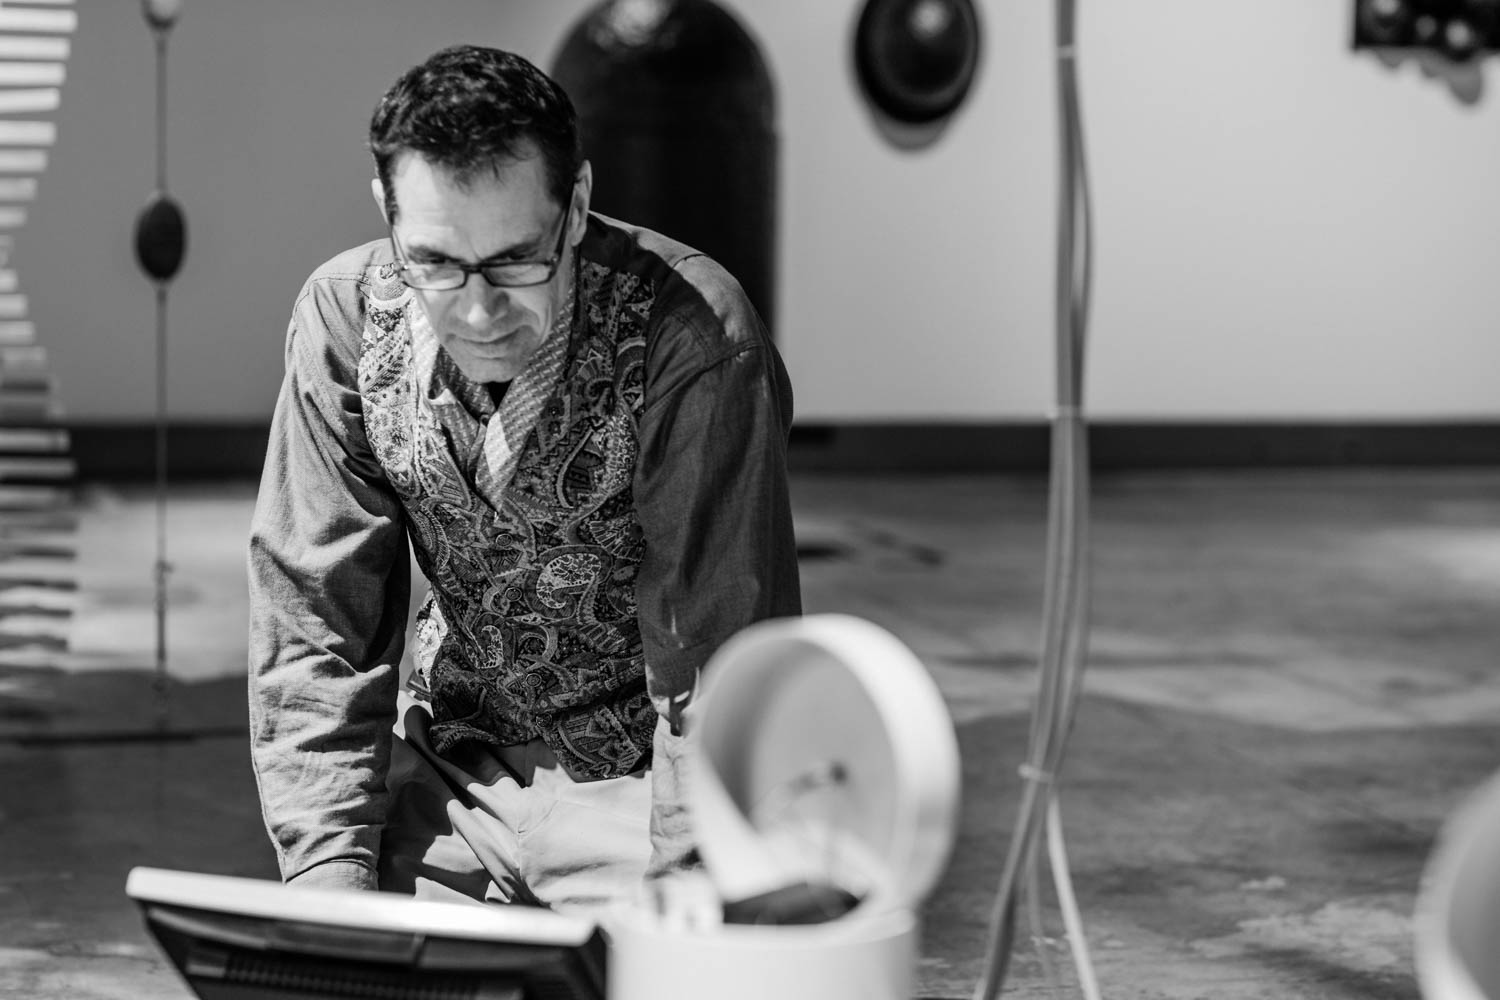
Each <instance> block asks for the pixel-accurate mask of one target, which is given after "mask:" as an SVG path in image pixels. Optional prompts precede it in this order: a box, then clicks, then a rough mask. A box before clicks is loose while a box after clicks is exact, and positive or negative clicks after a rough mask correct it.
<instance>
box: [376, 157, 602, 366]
mask: <svg viewBox="0 0 1500 1000" xmlns="http://www.w3.org/2000/svg"><path fill="white" fill-rule="evenodd" d="M529 152H530V151H528V153H529ZM391 185H392V187H393V188H394V192H393V193H394V195H395V203H396V223H395V226H394V227H393V231H394V233H395V236H396V240H397V243H398V244H399V246H400V248H401V252H402V255H403V257H404V258H405V259H406V261H407V262H409V263H414V264H416V263H441V262H452V261H460V262H464V263H469V264H477V263H481V262H484V263H500V262H502V261H506V260H540V259H544V258H546V257H549V256H551V254H552V253H553V251H554V250H555V249H556V247H557V245H558V234H559V230H560V228H561V227H565V226H566V227H568V228H569V230H570V231H569V232H568V234H567V236H565V237H564V238H563V261H562V263H560V264H559V265H558V268H557V270H556V272H555V273H554V274H553V276H552V279H551V280H550V281H548V282H547V283H546V284H543V285H532V286H529V287H524V288H495V287H492V286H491V285H490V284H489V282H487V281H486V280H485V279H484V277H483V276H481V275H478V274H470V275H468V281H467V282H466V283H465V285H464V286H463V287H462V288H457V289H454V290H452V291H430V290H423V289H417V290H415V294H416V296H417V299H418V300H419V301H420V302H421V303H422V307H423V308H424V309H425V310H426V312H427V318H428V320H429V321H430V322H431V324H432V329H433V332H434V333H435V334H436V335H437V339H438V343H439V344H441V345H442V347H443V349H444V350H446V351H447V352H448V354H449V356H450V357H452V358H453V361H454V363H456V364H457V365H458V368H459V370H460V371H461V372H463V373H464V374H465V375H467V376H468V377H469V378H471V379H474V380H475V381H478V382H509V381H510V380H511V379H513V378H515V377H516V376H517V375H519V374H521V371H522V370H523V369H524V368H525V367H526V364H527V362H529V361H530V360H531V356H532V355H533V354H535V353H536V349H537V348H538V347H540V346H541V343H542V341H543V340H545V339H546V337H547V334H548V332H549V331H550V330H551V328H552V321H553V318H554V317H555V316H556V315H557V312H558V310H559V308H560V307H561V306H562V304H563V303H565V302H566V301H567V298H566V297H567V296H568V295H571V294H572V281H573V276H572V267H571V263H570V260H571V254H570V253H569V250H570V249H571V248H572V247H573V246H574V245H576V244H577V242H578V240H579V238H581V236H582V229H583V212H580V211H573V208H574V206H575V205H576V203H577V201H578V198H577V195H578V193H579V190H580V188H581V187H586V186H587V181H586V180H585V181H583V182H582V183H580V184H575V185H574V188H573V194H574V197H573V198H572V199H571V200H570V202H569V204H568V205H559V204H558V203H557V202H556V201H555V200H554V199H553V197H552V196H551V194H550V193H549V192H548V189H547V174H546V168H545V165H544V162H543V160H542V157H541V156H539V155H527V156H525V157H524V158H520V159H515V160H511V161H507V162H505V163H502V164H500V166H499V168H498V169H497V170H496V171H495V172H494V173H490V172H489V171H481V172H480V173H478V174H477V175H475V176H474V177H473V178H471V179H470V180H469V182H468V183H467V184H464V185H460V184H458V183H457V182H456V181H455V180H454V179H453V177H452V175H451V174H450V173H449V172H448V171H447V170H445V169H444V168H443V167H440V166H434V165H433V164H431V163H429V162H428V161H427V160H425V159H424V158H423V157H422V156H420V155H419V154H415V153H405V154H402V155H400V156H399V157H398V158H397V160H396V162H395V164H394V165H393V169H392V171H391ZM375 194H376V198H377V199H380V197H381V191H380V189H379V187H378V182H377V187H376V191H375ZM584 197H585V198H586V197H587V194H586V193H585V194H584ZM584 210H585V211H586V207H585V209H584Z"/></svg>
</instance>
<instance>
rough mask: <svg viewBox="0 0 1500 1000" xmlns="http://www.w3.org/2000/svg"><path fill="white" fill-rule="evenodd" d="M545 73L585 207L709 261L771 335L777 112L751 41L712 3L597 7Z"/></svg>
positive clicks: (623, 2)
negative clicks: (580, 160)
mask: <svg viewBox="0 0 1500 1000" xmlns="http://www.w3.org/2000/svg"><path fill="white" fill-rule="evenodd" d="M552 76H553V78H554V79H555V80H557V82H558V83H559V84H561V85H562V88H563V89H564V90H566V91H567V92H568V96H569V97H570V98H572V100H573V103H574V105H575V107H576V108H577V110H578V119H579V130H580V132H581V133H582V136H583V151H584V155H585V156H586V157H588V159H589V160H590V161H591V162H592V164H593V167H594V195H593V207H594V208H595V209H597V210H598V211H600V212H602V213H604V214H605V215H611V216H614V217H616V218H618V219H621V220H623V221H625V222H629V223H632V224H634V225H639V226H645V227H647V228H648V229H654V230H657V231H658V232H660V233H662V234H664V235H666V236H670V237H672V238H673V239H675V240H679V241H681V242H683V243H686V244H688V245H689V246H692V247H694V248H695V249H698V250H702V251H703V252H704V253H706V254H708V255H709V256H710V257H713V258H714V259H715V260H717V261H718V262H719V263H720V264H722V265H724V267H725V268H726V269H727V270H728V271H729V272H730V273H731V274H733V275H734V276H735V278H737V279H738V280H739V282H740V284H741V285H743V286H744V289H745V292H746V294H747V295H748V296H749V298H750V301H751V302H752V303H753V304H754V306H755V308H756V311H758V312H759V313H760V315H761V318H762V319H763V320H764V321H765V322H766V325H767V326H768V327H769V326H771V324H772V322H773V315H774V313H773V309H774V304H775V303H774V294H773V291H774V288H773V286H774V275H775V220H776V154H777V147H776V131H775V114H776V108H775V94H774V92H773V90H772V86H771V75H770V72H769V70H768V68H767V66H766V62H765V59H764V58H763V57H762V56H761V53H760V49H759V46H757V45H756V43H755V40H754V39H753V38H751V37H750V35H749V34H748V33H747V32H746V31H745V29H744V28H743V27H742V26H741V25H740V23H739V22H738V21H737V20H735V18H734V17H733V16H732V15H731V14H729V13H728V12H727V11H726V10H724V9H723V8H722V7H720V6H719V5H718V4H716V3H713V2H712V0H606V2H604V3H601V4H600V5H599V6H597V7H595V8H593V9H592V10H591V11H590V12H589V13H588V14H587V15H586V16H585V17H584V18H583V20H582V21H581V22H580V23H579V24H578V25H577V26H576V27H574V28H573V30H572V31H571V32H570V33H569V35H568V37H567V39H566V41H565V42H564V43H563V46H562V49H561V50H560V52H559V53H558V56H557V60H556V64H555V66H554V67H553V70H552Z"/></svg>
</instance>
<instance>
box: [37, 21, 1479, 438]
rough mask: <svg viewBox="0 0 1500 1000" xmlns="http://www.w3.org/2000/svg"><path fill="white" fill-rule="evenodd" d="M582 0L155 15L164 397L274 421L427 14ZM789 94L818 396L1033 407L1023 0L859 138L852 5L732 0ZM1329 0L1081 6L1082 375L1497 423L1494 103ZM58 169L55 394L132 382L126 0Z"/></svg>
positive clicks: (454, 31) (807, 388)
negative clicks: (295, 338)
mask: <svg viewBox="0 0 1500 1000" xmlns="http://www.w3.org/2000/svg"><path fill="white" fill-rule="evenodd" d="M590 6H591V3H588V2H585V0H504V2H498V3H497V2H495V0H425V2H424V3H422V4H412V3H399V4H398V3H388V2H378V3H377V2H375V0H311V2H309V0H256V2H254V3H244V2H236V0H190V2H189V4H188V5H187V10H186V13H185V14H184V16H183V18H182V21H181V23H180V24H179V25H178V27H177V29H176V30H175V32H174V33H173V37H172V43H171V45H172V48H171V63H170V84H171V98H170V100H171V105H170V112H171V122H170V132H169V135H170V143H171V172H170V187H171V189H172V191H173V193H174V195H175V196H176V197H177V198H178V200H179V201H180V202H181V203H182V204H183V205H184V207H185V209H186V211H187V216H188V223H189V249H188V257H187V261H186V264H185V266H184V268H183V272H182V274H181V275H180V277H179V279H178V281H177V282H176V283H175V284H174V286H173V296H172V307H171V319H172V353H171V359H170V368H169V387H170V388H169V396H170V409H171V411H172V414H173V416H174V417H175V418H177V419H183V420H195V419H200V420H210V419H246V420H258V419H263V418H265V417H267V416H268V415H269V413H270V409H271V405H272V402H273V400H274V397H275V392H276V388H277V384H278V381H279V377H280V367H281V348H282V338H283V335H284V331H285V323H286V317H287V314H288V311H289V309H290V305H291V300H292V297H293V296H294V295H295V293H296V291H297V288H298V287H299V285H300V284H301V280H302V278H303V277H304V276H305V275H306V273H307V272H308V271H309V270H310V269H311V268H313V267H314V266H316V265H317V264H318V263H319V262H320V261H321V260H323V259H324V258H326V257H328V256H330V255H332V254H333V253H335V252H337V251H338V250H339V249H341V248H342V247H344V246H346V245H351V244H353V243H357V242H360V241H362V240H365V239H369V238H372V237H374V236H377V235H379V234H380V231H381V230H380V222H379V216H378V214H377V213H376V211H375V208H374V206H373V204H372V203H371V202H370V200H369V195H368V191H367V186H366V180H367V178H368V176H369V175H370V172H371V166H370V161H369V157H368V154H367V153H366V152H365V150H364V147H363V142H364V129H365V124H366V121H367V118H368V115H369V112H370V110H371V108H372V107H373V105H374V102H375V101H376V99H377V98H378V97H379V95H380V93H381V91H382V90H383V89H384V88H385V87H386V86H387V85H388V84H389V83H390V81H391V80H392V79H394V77H395V76H396V74H397V73H399V72H400V71H401V70H402V69H404V68H405V67H406V66H407V65H409V64H411V63H414V62H416V61H418V60H420V59H421V58H423V57H424V56H426V55H427V54H428V53H430V52H431V51H433V50H435V49H436V48H438V47H440V46H442V45H444V44H448V43H450V42H453V41H460V40H464V41H479V42H488V43H492V44H497V45H502V46H505V47H509V48H513V49H515V50H517V51H519V52H522V53H523V54H526V55H528V56H530V57H531V58H533V59H534V60H536V61H537V62H539V63H540V64H541V65H543V66H544V67H545V66H547V65H550V62H551V60H552V58H553V56H554V54H555V52H556V50H557V47H558V45H559V44H560V42H561V39H562V36H563V34H564V32H565V31H566V30H567V28H568V27H569V26H571V25H572V24H573V23H574V21H575V20H576V19H577V18H578V17H579V16H580V15H581V14H582V12H583V11H585V10H586V9H588V8H589V7H590ZM732 6H733V7H734V9H735V10H736V11H737V13H738V14H739V16H740V17H741V19H742V21H744V22H745V24H746V25H747V27H749V28H750V29H751V31H752V32H753V33H754V34H755V35H756V36H757V37H758V38H759V39H760V40H761V42H762V43H763V45H764V46H765V49H766V52H767V55H768V57H769V59H770V62H771V65H772V71H773V74H774V75H775V78H776V81H777V85H778V90H779V97H780V103H781V123H780V134H781V144H782V155H783V159H782V176H781V186H782V187H781V190H782V202H781V206H780V208H781V219H780V256H779V266H780V273H779V279H778V308H779V309H780V315H779V316H778V317H777V323H776V325H777V328H778V331H779V336H780V338H781V342H782V345H783V350H784V352H785V355H786V358H787V361H788V364H789V366H790V367H791V370H792V374H793V379H794V382H795V385H796V389H797V399H798V415H799V419H800V420H803V421H814V420H879V419H895V420H922V419H945V420H955V419H956V420H970V419H972V420H990V419H1013V418H1021V419H1026V418H1035V417H1038V416H1040V415H1041V414H1042V413H1044V412H1045V410H1046V407H1047V405H1048V402H1049V399H1050V386H1051V358H1052V354H1051V342H1050V338H1051V323H1052V319H1051V309H1052V306H1051V303H1052V298H1053V290H1052V259H1053V231H1052V230H1053V215H1054V181H1053V176H1052V171H1053V169H1054V167H1053V160H1054V128H1053V114H1054V111H1053V106H1052V93H1053V86H1052V64H1051V58H1050V53H1049V50H1048V45H1049V43H1050V39H1051V18H1050V7H1051V5H1050V3H1047V2H1046V0H982V14H983V16H984V22H985V33H986V38H985V41H986V48H985V52H984V62H983V65H982V67H981V75H980V77H979V80H978V82H977V84H976V88H975V91H974V93H973V96H972V98H971V100H970V102H969V103H968V104H967V105H966V106H965V108H964V109H963V110H962V111H961V112H960V114H959V115H958V116H957V117H956V118H955V119H954V120H953V122H952V123H951V125H950V127H949V128H948V130H947V131H946V133H945V134H944V136H943V137H942V139H941V140H940V141H939V142H938V143H937V144H936V145H935V146H933V147H931V148H928V149H925V150H920V151H903V150H898V149H895V148H893V147H892V146H890V145H889V144H887V143H886V142H885V141H884V140H883V139H882V138H881V137H880V134H879V132H878V130H877V129H876V128H875V127H874V126H873V124H872V123H871V121H870V119H869V117H868V115H867V114H866V112H865V110H864V107H863V105H862V103H861V101H860V100H859V98H858V96H857V94H856V92H855V89H854V85H853V81H852V75H851V72H850V69H849V65H848V58H847V51H848V46H849V36H850V31H851V28H852V22H853V20H854V17H855V15H856V13H857V11H858V9H859V3H858V0H818V2H815V3H808V2H806V0H733V3H732ZM1350 6H1351V4H1350V0H1259V2H1257V3H1253V4H1250V3H1232V2H1229V0H1211V2H1210V0H1082V2H1081V7H1082V10H1081V12H1080V21H1081V24H1080V30H1081V33H1082V38H1081V60H1082V63H1081V65H1082V71H1083V96H1084V101H1085V114H1086V128H1087V131H1088V141H1089V144H1090V152H1091V154H1092V166H1093V168H1094V182H1095V197H1096V205H1097V210H1098V218H1097V223H1098V239H1099V242H1098V252H1097V257H1096V269H1097V270H1096V274H1097V283H1096V296H1095V308H1094V325H1093V331H1092V340H1091V344H1092V354H1091V359H1090V361H1091V379H1090V399H1091V402H1092V404H1093V408H1094V411H1095V413H1096V414H1098V415H1100V416H1104V417H1110V416H1115V417H1128V418H1164V419H1172V418H1183V419H1199V418H1228V419H1235V418H1274V417H1289V418H1314V417H1339V418H1382V419H1394V418H1405V417H1411V418H1428V417H1454V416H1463V417H1493V416H1497V415H1500V375H1497V374H1496V373H1497V372H1500V336H1495V335H1493V331H1492V330H1491V326H1492V324H1491V322H1490V315H1491V311H1492V310H1491V308H1490V299H1491V288H1492V286H1493V285H1494V284H1495V282H1494V281H1493V280H1491V279H1489V277H1488V273H1489V272H1490V270H1491V269H1492V265H1493V264H1494V263H1495V262H1496V261H1500V248H1496V247H1495V246H1494V245H1493V242H1492V240H1493V234H1496V233H1500V226H1497V224H1496V223H1497V221H1500V185H1497V184H1496V182H1495V177H1496V176H1500V170H1497V168H1500V110H1497V108H1496V102H1495V100H1494V99H1493V96H1492V95H1487V96H1486V98H1485V100H1484V101H1483V102H1482V103H1480V104H1479V105H1477V106H1464V105H1461V104H1460V103H1458V102H1456V101H1455V100H1453V99H1452V98H1451V97H1450V96H1449V95H1448V93H1447V92H1446V90H1444V89H1443V88H1442V87H1441V86H1439V85H1438V84H1437V83H1435V82H1433V81H1430V80H1425V79H1422V78H1421V77H1420V75H1419V74H1418V72H1417V71H1416V70H1415V68H1412V67H1407V68H1406V69H1404V70H1390V69H1387V68H1386V67H1384V66H1382V65H1381V64H1380V63H1379V62H1377V61H1376V60H1375V59H1374V58H1373V57H1371V56H1369V55H1368V54H1356V53H1353V52H1351V51H1350V50H1349V48H1348V35H1349V24H1348V22H1349V8H1350ZM79 10H80V19H81V20H80V28H79V32H78V34H77V36H76V38H75V51H74V56H73V59H72V60H71V62H70V67H69V72H70V76H69V80H68V82H67V84H66V86H65V87H64V90H63V100H62V110H61V112H60V113H59V114H58V115H57V120H58V124H59V130H60V136H59V141H58V145H57V147H56V149H55V151H54V156H53V162H52V164H51V166H50V167H49V169H48V171H47V173H46V174H45V175H44V176H43V178H42V181H41V192H40V195H39V198H38V201H37V203H36V205H35V206H34V207H33V210H32V215H31V219H32V221H31V222H30V224H29V226H28V228H27V229H25V230H23V231H22V232H21V233H20V234H19V237H18V243H17V246H18V250H17V253H16V256H15V263H16V266H17V269H18V270H19V271H20V277H21V285H22V290H23V291H25V292H27V293H28V294H29V295H30V297H31V313H32V316H33V317H34V318H35V319H36V321H37V324H38V330H39V337H40V339H41V342H42V343H43V344H44V345H46V346H47V347H48V348H49V351H50V359H51V364H52V368H53V371H54V373H55V374H56V375H57V376H58V378H59V380H60V384H61V395H62V400H63V403H64V405H65V407H66V409H67V412H68V414H69V415H70V416H72V417H73V418H75V419H80V420H96V421H108V420H138V419H144V418H149V416H150V415H151V413H152V412H153V407H154V398H155V397H154V381H153V379H154V355H153V351H154V342H153V336H154V319H153V315H154V314H153V312H152V294H151V289H150V286H149V284H148V283H147V282H146V280H145V279H144V278H143V277H142V276H141V275H140V274H139V273H138V271H137V270H136V266H135V263H134V258H133V254H132V251H131V238H132V226H133V224H134V219H135V215H136V213H137V211H138V210H139V207H140V205H141V204H142V203H144V201H145V199H146V197H147V195H148V194H149V192H150V189H151V186H152V177H153V159H152V157H153V145H152V143H153V138H152V122H151V111H152V99H153V91H152V76H151V74H152V63H151V42H150V37H149V34H148V33H147V31H146V29H145V27H144V25H143V23H142V21H141V18H140V14H139V6H138V4H136V3H132V2H127V0H80V3H79Z"/></svg>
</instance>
